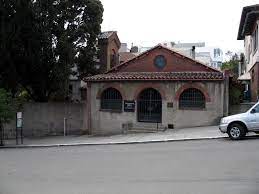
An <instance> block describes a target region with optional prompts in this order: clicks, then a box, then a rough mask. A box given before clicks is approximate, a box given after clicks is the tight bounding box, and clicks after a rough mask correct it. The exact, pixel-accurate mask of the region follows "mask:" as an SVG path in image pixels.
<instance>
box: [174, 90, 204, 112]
mask: <svg viewBox="0 0 259 194" xmlns="http://www.w3.org/2000/svg"><path fill="white" fill-rule="evenodd" d="M179 108H180V109H185V108H199V109H203V108H205V97H204V95H203V93H202V92H201V91H200V90H198V89H195V88H189V89H186V90H184V91H183V93H182V94H181V95H180V99H179Z"/></svg>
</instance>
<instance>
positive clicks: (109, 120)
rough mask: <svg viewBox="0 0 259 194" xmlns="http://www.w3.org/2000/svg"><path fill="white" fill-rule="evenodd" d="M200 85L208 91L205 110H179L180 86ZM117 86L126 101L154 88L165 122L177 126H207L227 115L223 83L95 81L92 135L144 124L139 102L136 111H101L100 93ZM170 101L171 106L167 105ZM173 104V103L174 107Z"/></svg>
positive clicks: (91, 118) (93, 88)
mask: <svg viewBox="0 0 259 194" xmlns="http://www.w3.org/2000/svg"><path fill="white" fill-rule="evenodd" d="M186 86H189V87H198V88H199V89H200V90H203V91H202V92H203V93H204V94H205V97H206V108H205V109H202V110H180V109H179V105H178V99H177V95H178V93H179V90H181V88H185V87H186ZM108 87H114V88H116V89H118V90H119V91H120V92H121V94H122V97H123V100H134V101H135V102H136V100H137V97H138V94H139V93H140V92H141V91H142V90H143V89H145V88H154V89H156V90H158V91H159V92H160V94H161V96H162V125H163V126H164V127H168V125H173V126H174V128H184V127H195V126H207V125H216V124H218V122H219V120H220V118H221V117H223V115H224V109H223V106H224V82H223V81H214V82H183V81H181V82H180V81H178V82H168V81H163V82H161V81H160V82H133V81H132V82H113V83H108V84H107V83H92V84H91V87H90V88H91V89H90V91H91V92H90V93H89V99H90V100H91V101H89V105H88V106H90V107H89V109H88V111H89V112H90V113H89V115H91V116H89V117H90V123H89V128H91V132H92V133H93V134H112V133H123V128H122V126H123V125H124V124H125V123H132V124H133V125H142V124H143V125H144V124H145V123H142V122H138V121H137V103H135V104H136V110H135V112H124V111H123V110H122V112H119V113H118V112H107V111H102V110H100V95H101V93H102V91H103V90H104V89H105V88H108ZM168 103H170V106H168ZM172 105H173V106H172Z"/></svg>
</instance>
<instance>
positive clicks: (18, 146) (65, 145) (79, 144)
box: [0, 136, 250, 149]
mask: <svg viewBox="0 0 259 194" xmlns="http://www.w3.org/2000/svg"><path fill="white" fill-rule="evenodd" d="M248 137H250V136H248ZM213 139H228V137H204V138H190V139H167V140H153V141H152V140H149V141H131V142H107V143H71V144H45V145H32V144H31V145H12V146H2V147H0V149H19V148H52V147H68V146H70V147H74V146H100V145H123V144H125V145H129V144H148V143H162V142H174V141H175V142H180V141H198V140H213Z"/></svg>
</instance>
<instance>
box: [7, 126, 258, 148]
mask: <svg viewBox="0 0 259 194" xmlns="http://www.w3.org/2000/svg"><path fill="white" fill-rule="evenodd" d="M248 135H253V133H251V134H248ZM225 137H228V135H227V134H222V133H221V132H220V131H219V129H218V126H208V127H195V128H185V129H172V130H167V131H165V132H158V133H137V134H125V135H113V136H106V137H93V136H87V135H82V136H66V137H63V136H52V137H43V138H25V139H24V141H23V142H24V143H23V145H16V142H15V140H5V146H4V147H3V148H15V147H55V146H78V145H108V144H130V143H149V142H166V141H180V140H181V141H183V140H200V139H216V138H225ZM19 141H20V140H19Z"/></svg>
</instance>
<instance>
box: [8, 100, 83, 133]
mask: <svg viewBox="0 0 259 194" xmlns="http://www.w3.org/2000/svg"><path fill="white" fill-rule="evenodd" d="M85 108H86V104H84V103H26V104H25V105H24V108H23V110H22V112H23V131H24V135H25V136H27V137H30V136H45V135H62V134H63V129H64V118H66V121H67V122H66V129H67V131H66V133H67V134H79V133H82V131H83V130H85V129H86V119H84V118H86V112H85V110H86V109H85ZM5 135H6V137H8V138H12V137H14V136H15V120H14V121H13V122H11V123H10V124H8V125H6V126H5Z"/></svg>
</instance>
